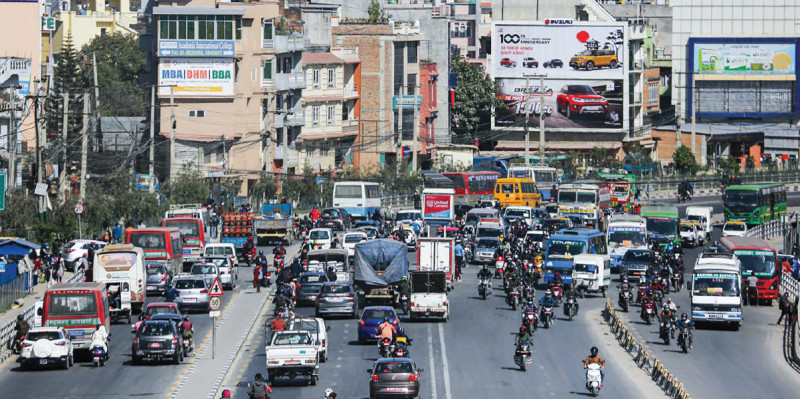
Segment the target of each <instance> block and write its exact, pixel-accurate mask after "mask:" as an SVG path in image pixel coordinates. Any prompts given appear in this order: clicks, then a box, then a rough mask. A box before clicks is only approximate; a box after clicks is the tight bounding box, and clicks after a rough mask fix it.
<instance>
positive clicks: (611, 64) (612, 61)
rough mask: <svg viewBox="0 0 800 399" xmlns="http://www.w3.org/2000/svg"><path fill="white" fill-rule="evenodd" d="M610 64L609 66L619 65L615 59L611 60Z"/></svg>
mask: <svg viewBox="0 0 800 399" xmlns="http://www.w3.org/2000/svg"><path fill="white" fill-rule="evenodd" d="M608 66H609V68H616V67H617V62H616V61H614V60H611V62H610V63H609V64H608Z"/></svg>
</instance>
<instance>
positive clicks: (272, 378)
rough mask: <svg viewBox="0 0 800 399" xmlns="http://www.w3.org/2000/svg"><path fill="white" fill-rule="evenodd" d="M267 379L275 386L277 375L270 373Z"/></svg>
mask: <svg viewBox="0 0 800 399" xmlns="http://www.w3.org/2000/svg"><path fill="white" fill-rule="evenodd" d="M267 380H268V382H269V385H271V386H275V376H274V375H270V376H268V377H267Z"/></svg>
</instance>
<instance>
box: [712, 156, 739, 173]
mask: <svg viewBox="0 0 800 399" xmlns="http://www.w3.org/2000/svg"><path fill="white" fill-rule="evenodd" d="M740 169H741V164H740V163H739V160H738V159H736V158H734V157H727V158H720V159H719V169H718V170H717V171H718V172H728V174H729V175H730V174H734V175H736V174H739V170H740Z"/></svg>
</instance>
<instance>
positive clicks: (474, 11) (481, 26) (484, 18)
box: [438, 1, 492, 67]
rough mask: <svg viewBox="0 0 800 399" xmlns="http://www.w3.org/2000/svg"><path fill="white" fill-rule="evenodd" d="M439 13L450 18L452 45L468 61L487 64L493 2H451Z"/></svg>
mask: <svg viewBox="0 0 800 399" xmlns="http://www.w3.org/2000/svg"><path fill="white" fill-rule="evenodd" d="M439 8H440V11H438V12H439V13H441V14H443V15H446V16H447V17H448V19H449V20H450V46H451V47H452V48H453V49H454V51H455V52H457V53H458V54H459V55H460V56H461V57H464V58H465V59H466V60H467V62H469V63H473V64H480V65H483V66H484V67H485V66H486V62H487V56H488V53H489V45H490V41H489V40H487V39H489V36H490V32H491V30H492V2H491V1H473V2H449V3H447V4H444V5H442V6H440V7H439Z"/></svg>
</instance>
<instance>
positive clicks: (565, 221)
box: [542, 216, 574, 234]
mask: <svg viewBox="0 0 800 399" xmlns="http://www.w3.org/2000/svg"><path fill="white" fill-rule="evenodd" d="M573 227H574V226H573V225H572V220H571V219H570V218H567V217H563V216H556V217H552V218H550V219H545V220H544V221H543V222H542V230H544V231H546V232H548V233H550V234H555V232H557V231H559V230H563V229H571V228H573Z"/></svg>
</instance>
